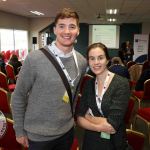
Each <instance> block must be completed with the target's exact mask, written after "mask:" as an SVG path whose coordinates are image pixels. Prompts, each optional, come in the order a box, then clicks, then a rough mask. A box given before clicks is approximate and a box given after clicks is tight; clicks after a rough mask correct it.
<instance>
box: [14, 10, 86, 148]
mask: <svg viewBox="0 0 150 150" xmlns="http://www.w3.org/2000/svg"><path fill="white" fill-rule="evenodd" d="M54 24H55V26H54V33H55V35H56V41H53V42H52V43H51V44H50V45H47V46H46V47H44V49H45V50H46V51H47V52H49V53H50V54H51V55H52V57H54V59H56V60H57V61H58V64H59V65H60V66H61V69H62V71H64V74H65V75H66V78H67V79H68V82H69V84H70V88H71V89H72V95H73V96H72V97H74V95H75V91H76V88H77V85H78V83H79V80H80V78H81V76H82V74H83V73H84V72H85V70H86V60H85V58H84V57H83V56H82V55H81V54H80V53H78V52H77V51H75V49H74V46H73V44H74V42H75V40H76V38H77V36H78V35H79V16H78V14H77V13H76V12H75V11H73V10H71V9H70V8H64V9H63V10H62V11H61V12H60V13H58V14H57V16H56V18H55V21H54ZM11 106H12V113H13V119H14V129H15V132H16V139H17V141H18V142H19V143H21V144H22V145H24V146H25V147H29V150H70V148H71V145H72V142H73V136H74V127H73V126H74V119H73V115H72V113H71V107H70V102H69V97H68V94H67V91H66V88H65V86H64V84H63V82H62V79H61V77H60V75H59V74H58V72H57V70H56V68H55V67H54V66H53V64H52V63H51V62H50V61H49V60H48V59H47V57H46V56H45V55H44V53H42V51H41V50H36V51H32V52H30V53H29V55H28V56H27V57H26V59H25V61H24V63H23V66H22V68H21V70H20V73H19V77H18V80H17V85H16V89H15V91H14V93H13V94H12V103H11Z"/></svg>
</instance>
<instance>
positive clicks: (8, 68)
mask: <svg viewBox="0 0 150 150" xmlns="http://www.w3.org/2000/svg"><path fill="white" fill-rule="evenodd" d="M5 69H6V73H7V78H8V79H9V80H11V81H14V82H13V83H15V82H16V76H15V73H14V67H13V66H12V65H10V64H7V65H6V66H5Z"/></svg>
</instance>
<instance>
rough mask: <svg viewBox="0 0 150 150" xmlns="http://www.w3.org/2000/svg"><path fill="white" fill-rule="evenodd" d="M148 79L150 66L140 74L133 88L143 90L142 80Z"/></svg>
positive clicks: (149, 77)
mask: <svg viewBox="0 0 150 150" xmlns="http://www.w3.org/2000/svg"><path fill="white" fill-rule="evenodd" d="M147 79H150V68H149V69H146V70H145V71H144V72H143V73H142V74H141V76H140V78H139V80H138V81H137V83H136V86H135V90H136V91H143V90H144V82H145V81H146V80H147Z"/></svg>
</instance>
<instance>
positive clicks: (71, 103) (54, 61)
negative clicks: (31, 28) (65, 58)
mask: <svg viewBox="0 0 150 150" xmlns="http://www.w3.org/2000/svg"><path fill="white" fill-rule="evenodd" d="M40 50H41V51H42V52H43V53H44V54H45V56H47V58H48V59H49V60H50V62H51V63H52V64H53V65H54V66H55V68H56V70H57V72H58V73H59V75H60V77H61V79H62V81H63V84H64V86H65V88H66V90H67V93H68V96H69V99H70V106H71V112H72V115H73V102H72V92H71V88H70V84H69V82H68V80H67V78H66V75H65V74H64V72H63V70H62V68H61V67H60V65H59V64H58V62H57V61H56V59H55V58H54V57H53V56H52V55H51V54H50V53H49V52H48V51H47V50H46V49H44V48H41V49H40Z"/></svg>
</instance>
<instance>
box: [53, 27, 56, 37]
mask: <svg viewBox="0 0 150 150" xmlns="http://www.w3.org/2000/svg"><path fill="white" fill-rule="evenodd" d="M53 32H54V34H55V35H56V27H55V26H54V27H53Z"/></svg>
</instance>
